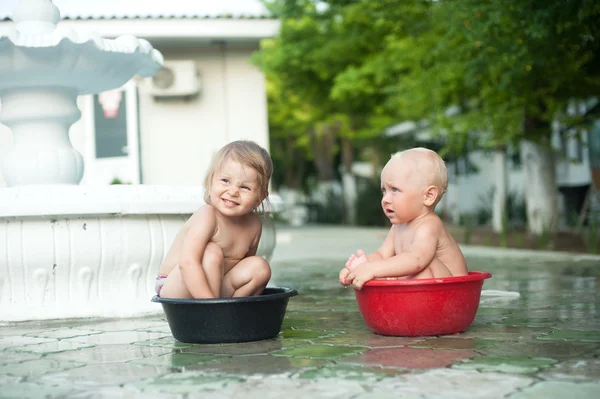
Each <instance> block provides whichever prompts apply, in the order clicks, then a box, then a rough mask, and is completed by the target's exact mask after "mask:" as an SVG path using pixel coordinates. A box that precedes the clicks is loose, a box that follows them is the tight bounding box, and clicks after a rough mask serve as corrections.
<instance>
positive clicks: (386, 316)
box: [354, 271, 492, 337]
mask: <svg viewBox="0 0 600 399" xmlns="http://www.w3.org/2000/svg"><path fill="white" fill-rule="evenodd" d="M490 277H492V275H491V274H490V273H487V272H477V271H472V272H469V275H468V276H462V277H446V278H436V279H418V280H417V279H415V280H371V281H369V282H367V283H366V284H365V285H364V286H363V288H362V290H360V291H359V290H354V292H355V294H356V301H357V303H358V309H359V310H360V313H361V315H362V317H363V320H364V321H365V324H366V325H367V327H369V328H370V329H371V330H372V331H374V332H376V333H378V334H382V335H395V336H409V337H414V336H421V335H444V334H454V333H457V332H460V331H463V330H465V329H466V328H467V327H469V326H470V325H471V323H472V322H473V319H474V318H475V314H476V313H477V308H478V307H479V297H480V296H481V288H482V287H483V280H485V279H487V278H490Z"/></svg>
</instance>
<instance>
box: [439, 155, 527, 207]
mask: <svg viewBox="0 0 600 399" xmlns="http://www.w3.org/2000/svg"><path fill="white" fill-rule="evenodd" d="M469 161H470V163H471V164H473V165H474V166H475V167H477V169H478V171H477V172H476V173H471V174H466V175H464V174H463V175H459V176H458V178H455V179H453V181H451V182H450V183H449V184H448V192H447V193H446V194H445V196H444V198H442V201H441V202H440V204H439V209H440V210H442V209H443V210H445V211H448V212H450V213H451V214H452V215H455V214H466V213H475V212H476V211H477V209H478V208H482V207H486V208H488V209H489V210H491V209H492V197H491V196H490V194H489V193H490V191H491V190H492V189H493V187H494V182H495V171H494V167H493V162H492V158H491V155H490V154H489V153H486V152H483V151H474V152H470V153H469ZM507 166H508V170H509V172H508V193H515V194H517V195H518V196H519V197H520V199H523V187H524V172H523V169H522V168H520V167H516V166H515V165H513V164H512V163H511V162H510V160H507ZM448 167H449V168H452V167H453V165H448Z"/></svg>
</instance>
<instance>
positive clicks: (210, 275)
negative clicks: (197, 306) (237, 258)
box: [160, 242, 223, 298]
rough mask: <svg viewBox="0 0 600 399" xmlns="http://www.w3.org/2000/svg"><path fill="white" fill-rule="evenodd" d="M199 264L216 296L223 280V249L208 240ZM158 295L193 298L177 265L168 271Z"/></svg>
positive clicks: (216, 296)
mask: <svg viewBox="0 0 600 399" xmlns="http://www.w3.org/2000/svg"><path fill="white" fill-rule="evenodd" d="M201 265H202V268H203V269H204V274H205V275H206V280H207V281H208V286H209V287H210V290H211V291H212V293H213V295H214V296H215V298H218V297H219V294H220V291H221V283H222V281H223V251H222V250H221V248H219V246H218V245H216V244H215V243H212V242H209V243H208V245H207V246H206V249H205V250H204V255H203V256H202V261H201ZM188 283H189V282H188ZM160 296H161V297H162V298H193V296H192V294H191V293H190V291H189V290H188V288H187V285H186V284H185V281H184V280H183V276H182V275H181V268H180V267H179V265H177V266H175V267H174V268H173V270H172V271H171V273H169V276H168V277H167V280H166V281H165V284H164V285H163V287H162V289H161V291H160Z"/></svg>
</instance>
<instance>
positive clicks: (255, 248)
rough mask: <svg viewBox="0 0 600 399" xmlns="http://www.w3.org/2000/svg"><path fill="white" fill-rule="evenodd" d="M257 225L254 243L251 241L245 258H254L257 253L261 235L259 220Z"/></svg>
mask: <svg viewBox="0 0 600 399" xmlns="http://www.w3.org/2000/svg"><path fill="white" fill-rule="evenodd" d="M258 223H259V227H258V233H257V234H256V237H255V238H254V241H252V244H251V245H250V249H249V250H248V253H247V254H246V257H249V256H254V255H256V252H257V251H258V243H259V242H260V236H261V235H262V223H261V222H260V220H259V221H258Z"/></svg>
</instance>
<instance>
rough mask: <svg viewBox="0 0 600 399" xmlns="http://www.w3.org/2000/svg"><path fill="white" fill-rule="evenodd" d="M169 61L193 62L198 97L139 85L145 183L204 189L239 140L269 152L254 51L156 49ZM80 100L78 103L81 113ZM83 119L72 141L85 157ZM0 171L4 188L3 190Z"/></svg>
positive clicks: (3, 143) (4, 130)
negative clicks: (159, 94) (157, 94)
mask: <svg viewBox="0 0 600 399" xmlns="http://www.w3.org/2000/svg"><path fill="white" fill-rule="evenodd" d="M158 49H159V50H160V51H161V52H162V53H163V55H164V56H165V59H166V60H178V59H179V60H181V59H191V60H194V61H195V62H196V65H197V67H198V70H199V72H200V75H201V82H202V83H201V84H202V89H201V93H200V95H199V96H198V97H197V98H192V99H189V100H184V99H176V100H167V101H165V100H161V101H157V100H155V99H154V98H152V97H151V96H150V94H149V93H148V90H147V88H148V87H147V84H148V83H149V81H142V82H140V85H139V110H140V111H139V112H140V141H141V143H140V147H141V154H140V156H141V164H142V181H143V183H144V184H180V185H201V184H202V183H203V180H204V174H205V172H206V170H207V169H208V166H209V163H210V161H211V158H212V156H213V154H214V153H215V152H216V151H217V150H218V149H219V148H220V147H222V146H223V145H224V144H226V143H228V142H229V141H232V140H236V139H249V140H254V141H256V142H257V143H258V144H260V145H262V146H264V147H266V148H267V149H268V141H269V140H268V137H269V134H268V119H267V103H266V92H265V80H264V75H263V74H262V72H261V71H260V70H259V69H258V68H257V67H255V66H253V65H251V64H250V62H249V58H250V56H251V54H252V52H253V51H254V49H252V48H245V49H243V48H242V49H227V50H226V52H225V53H224V52H223V51H221V50H220V49H219V48H197V49H194V48H189V49H183V50H178V51H172V50H169V49H161V48H158ZM81 102H82V99H81V98H80V99H79V104H80V109H82V107H81ZM83 111H84V113H83V114H82V118H81V119H80V120H79V121H77V122H76V123H75V124H73V126H72V127H71V129H70V133H69V136H70V138H71V143H72V144H73V146H74V147H75V149H77V150H78V151H79V152H80V153H82V154H84V153H85V151H84V150H85V140H86V134H85V133H86V132H85V130H84V129H85V126H86V123H84V121H85V120H86V118H90V116H89V115H86V114H85V110H83ZM13 145H14V144H13V137H12V132H11V131H10V130H9V129H8V127H7V126H5V125H2V124H0V172H1V163H2V159H3V156H4V154H6V153H7V152H8V151H10V150H11V149H12V147H13ZM5 185H6V184H5V182H4V180H3V178H2V177H1V173H0V186H5Z"/></svg>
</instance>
